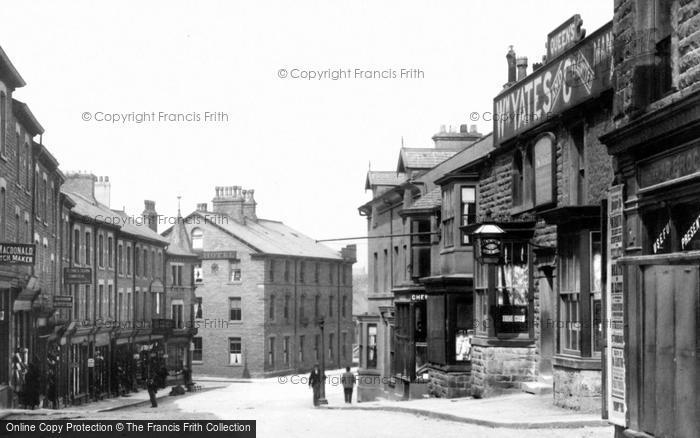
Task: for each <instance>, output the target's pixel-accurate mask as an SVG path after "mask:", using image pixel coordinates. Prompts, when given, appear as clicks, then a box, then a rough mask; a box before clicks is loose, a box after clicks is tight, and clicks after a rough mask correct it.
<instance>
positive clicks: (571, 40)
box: [547, 14, 586, 59]
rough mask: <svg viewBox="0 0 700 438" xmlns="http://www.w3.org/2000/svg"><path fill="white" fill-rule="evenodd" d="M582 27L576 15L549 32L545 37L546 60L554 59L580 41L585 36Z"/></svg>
mask: <svg viewBox="0 0 700 438" xmlns="http://www.w3.org/2000/svg"><path fill="white" fill-rule="evenodd" d="M582 25H583V20H582V19H581V16H580V15H579V14H576V15H574V16H573V17H571V18H569V19H568V20H566V21H565V22H564V23H562V24H561V25H560V26H559V27H557V28H556V29H554V30H553V31H551V32H550V33H549V34H548V35H547V59H552V58H556V57H557V56H559V55H561V54H562V53H564V52H566V51H567V50H569V49H570V48H571V47H573V46H575V45H576V43H578V42H579V41H581V39H583V37H585V36H586V31H585V30H584V29H582V28H581V26H582Z"/></svg>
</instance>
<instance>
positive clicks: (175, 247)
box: [166, 214, 197, 257]
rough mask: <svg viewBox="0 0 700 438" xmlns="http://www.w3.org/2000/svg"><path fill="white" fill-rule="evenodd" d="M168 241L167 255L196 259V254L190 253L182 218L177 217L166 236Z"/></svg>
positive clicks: (190, 244) (190, 249)
mask: <svg viewBox="0 0 700 438" xmlns="http://www.w3.org/2000/svg"><path fill="white" fill-rule="evenodd" d="M167 239H168V250H167V251H166V252H167V253H168V254H171V255H175V256H185V257H192V256H194V257H196V256H197V254H196V253H195V252H194V251H192V243H191V242H190V237H189V236H188V234H187V229H186V228H185V222H184V220H183V219H182V217H181V216H180V215H179V214H178V215H177V222H176V223H175V225H174V226H173V228H172V230H171V231H170V233H169V234H168V236H167Z"/></svg>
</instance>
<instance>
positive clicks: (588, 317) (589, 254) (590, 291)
mask: <svg viewBox="0 0 700 438" xmlns="http://www.w3.org/2000/svg"><path fill="white" fill-rule="evenodd" d="M600 239H601V238H600V232H598V231H593V232H589V231H582V232H578V233H573V234H563V235H562V236H560V238H559V250H558V251H559V256H558V259H559V296H560V299H559V320H558V321H557V327H558V328H559V352H560V353H562V354H569V355H575V356H583V357H590V356H593V355H596V354H600V351H601V350H602V334H603V327H602V324H603V315H602V305H601V294H602V284H601V283H602V246H601V240H600Z"/></svg>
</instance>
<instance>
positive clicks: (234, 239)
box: [164, 186, 355, 377]
mask: <svg viewBox="0 0 700 438" xmlns="http://www.w3.org/2000/svg"><path fill="white" fill-rule="evenodd" d="M255 206H256V201H255V199H254V192H253V190H242V189H241V188H240V187H238V186H229V187H217V188H216V196H215V198H214V199H213V201H212V210H208V209H207V204H198V206H197V210H196V211H194V212H193V213H191V214H190V215H188V216H186V217H184V218H183V224H184V228H185V230H186V235H187V236H188V239H189V243H190V246H191V249H192V252H194V253H195V254H196V255H197V257H198V260H199V262H198V266H196V267H195V270H194V272H195V274H194V275H195V286H196V291H195V294H196V298H195V299H196V303H197V309H196V312H195V316H194V324H195V327H196V328H197V329H198V333H197V336H195V337H194V339H193V350H192V364H193V372H194V373H195V374H200V375H215V376H225V377H262V376H271V375H281V374H289V373H294V372H301V371H306V370H309V369H311V368H312V367H313V365H314V364H315V363H321V362H324V363H325V366H326V368H335V367H345V366H349V365H350V364H351V363H352V342H353V336H352V334H353V323H352V264H353V263H354V262H355V253H354V247H347V248H345V249H344V250H343V251H341V253H336V252H334V251H332V250H331V249H329V248H327V247H325V246H323V245H321V244H318V243H316V242H315V241H314V240H313V239H310V238H309V237H306V236H304V235H302V234H301V233H299V232H297V231H295V230H293V229H291V228H289V227H287V226H286V225H284V224H283V223H281V222H276V221H271V220H267V219H261V218H258V217H257V215H256V209H255ZM172 232H173V228H171V229H170V230H167V231H166V232H165V234H164V235H165V236H166V237H169V235H170V234H171V233H172ZM320 318H323V331H322V330H321V326H320V324H319V319H320Z"/></svg>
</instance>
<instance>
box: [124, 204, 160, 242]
mask: <svg viewBox="0 0 700 438" xmlns="http://www.w3.org/2000/svg"><path fill="white" fill-rule="evenodd" d="M112 213H113V214H114V215H117V216H120V217H122V218H123V221H122V223H121V224H120V225H121V227H120V228H121V231H122V232H123V233H128V234H131V235H132V236H136V237H143V238H146V239H150V240H155V241H158V242H162V243H168V239H166V238H164V237H163V236H161V235H160V234H158V233H157V232H155V231H153V230H152V229H151V228H150V227H149V226H148V224H147V223H146V222H145V221H143V220H140V219H141V216H137V217H134V216H130V215H128V214H127V213H126V212H124V211H121V210H112ZM134 219H137V220H134Z"/></svg>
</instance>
